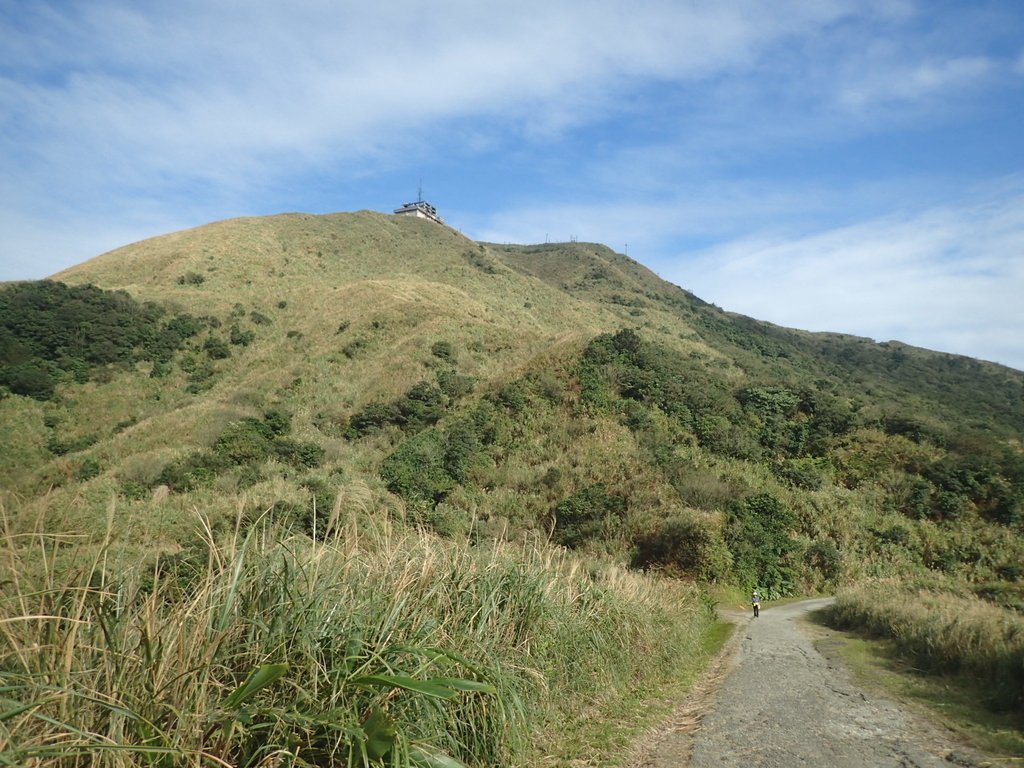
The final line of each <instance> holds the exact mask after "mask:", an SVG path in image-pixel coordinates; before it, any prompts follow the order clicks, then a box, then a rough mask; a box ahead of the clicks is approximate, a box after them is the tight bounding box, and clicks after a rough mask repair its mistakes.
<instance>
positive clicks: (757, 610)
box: [750, 589, 761, 619]
mask: <svg viewBox="0 0 1024 768" xmlns="http://www.w3.org/2000/svg"><path fill="white" fill-rule="evenodd" d="M750 604H751V605H752V606H754V618H755V619H756V618H757V617H758V616H760V615H761V596H760V595H759V594H757V590H756V589H755V590H754V593H753V594H752V595H751V596H750Z"/></svg>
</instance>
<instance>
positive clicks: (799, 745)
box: [633, 599, 992, 768]
mask: <svg viewBox="0 0 1024 768" xmlns="http://www.w3.org/2000/svg"><path fill="white" fill-rule="evenodd" d="M828 603H829V599H820V600H806V601H803V602H800V603H792V604H789V605H782V606H776V607H773V608H771V609H768V610H762V611H761V616H760V617H759V618H757V619H753V618H751V617H749V616H746V617H739V616H737V617H735V618H736V620H737V621H738V626H737V628H736V635H734V637H733V639H732V640H731V641H730V643H729V645H728V646H727V647H726V649H725V650H724V652H723V654H722V656H721V657H720V660H719V663H718V668H717V669H716V668H714V667H713V668H712V670H711V672H710V673H709V675H708V676H707V678H706V680H705V681H704V682H703V683H702V684H701V685H698V686H697V688H696V689H695V691H694V693H693V694H692V695H691V697H690V699H689V700H688V701H687V702H686V703H685V704H684V705H683V706H682V707H681V708H680V710H679V711H677V713H676V714H675V715H674V716H673V718H672V719H671V720H670V722H669V723H667V724H666V726H665V727H664V728H663V729H662V731H661V732H660V733H658V734H656V735H655V736H654V738H653V739H652V740H651V741H650V742H649V746H648V747H647V748H646V749H645V750H644V753H643V754H642V755H640V756H638V758H637V760H635V761H634V763H633V766H634V768H670V767H671V768H679V767H680V766H692V767H693V768H706V767H708V766H725V767H728V766H744V767H749V766H761V767H763V768H793V767H794V766H816V767H817V766H832V767H834V768H864V767H865V766H870V767H872V768H874V767H877V768H888V767H889V766H893V767H897V766H898V767H899V768H932V767H933V766H934V767H938V766H944V767H945V768H948V767H949V766H950V765H959V766H984V765H990V764H992V763H989V762H988V761H987V760H985V758H984V757H983V756H981V755H979V754H978V753H976V752H973V751H971V750H968V749H965V748H963V747H960V746H957V745H956V744H955V743H953V742H952V741H951V740H950V738H949V736H948V735H947V734H946V733H944V732H942V731H940V730H939V729H937V728H936V727H934V726H932V725H929V724H927V723H924V722H921V721H918V720H917V719H915V718H914V717H912V716H911V715H910V714H908V713H907V712H905V711H903V710H901V709H900V707H899V706H898V705H896V704H895V703H893V702H892V701H889V700H887V699H885V698H883V697H881V696H879V695H877V694H873V693H870V692H867V691H862V690H860V689H859V688H858V687H857V686H856V685H855V684H854V683H853V682H851V679H850V676H849V674H848V673H847V672H846V670H845V669H844V668H843V667H842V666H841V665H840V664H839V663H838V662H837V661H834V660H830V659H828V658H826V657H825V656H823V655H822V654H821V653H819V652H818V651H817V650H816V649H815V647H814V645H813V643H812V641H811V639H810V638H809V637H808V635H807V634H806V631H805V630H802V629H801V626H800V623H799V622H797V619H798V618H800V617H801V616H803V615H804V614H806V613H807V612H809V611H812V610H815V609H818V608H822V607H824V606H825V605H827V604H828Z"/></svg>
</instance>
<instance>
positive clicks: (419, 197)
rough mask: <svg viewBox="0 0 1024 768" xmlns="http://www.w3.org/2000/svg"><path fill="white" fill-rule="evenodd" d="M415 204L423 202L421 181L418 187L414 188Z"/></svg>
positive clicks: (421, 180)
mask: <svg viewBox="0 0 1024 768" xmlns="http://www.w3.org/2000/svg"><path fill="white" fill-rule="evenodd" d="M416 202H417V203H422V202H423V179H420V185H419V186H418V187H416Z"/></svg>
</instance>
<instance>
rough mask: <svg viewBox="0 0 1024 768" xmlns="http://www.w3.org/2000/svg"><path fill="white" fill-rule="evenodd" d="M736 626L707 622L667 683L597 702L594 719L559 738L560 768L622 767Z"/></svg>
mask: <svg viewBox="0 0 1024 768" xmlns="http://www.w3.org/2000/svg"><path fill="white" fill-rule="evenodd" d="M735 628H736V625H735V624H733V623H732V622H728V621H715V622H712V623H709V624H706V625H705V626H704V628H703V633H702V634H701V635H700V637H699V639H698V642H697V644H696V645H695V646H694V647H693V648H692V649H691V652H690V653H686V654H679V655H678V656H677V657H675V659H674V661H675V662H676V663H675V664H673V665H672V666H670V667H667V668H665V670H664V673H663V675H662V679H660V680H657V681H655V682H649V683H648V684H647V685H644V686H638V687H634V688H632V689H631V690H629V691H626V692H625V693H623V692H622V691H619V692H616V695H615V696H612V697H609V698H607V699H606V700H599V701H596V702H595V703H594V707H593V711H592V712H591V713H590V716H589V717H586V718H580V719H578V720H577V721H576V722H575V723H573V724H572V727H571V728H569V729H568V730H567V731H565V732H563V733H561V734H560V735H559V739H560V742H559V745H558V749H557V750H556V755H553V756H552V757H555V758H556V759H555V762H556V764H559V765H562V764H570V763H572V762H573V761H578V760H580V759H581V758H582V757H585V758H586V760H587V762H586V765H600V766H609V767H611V766H618V765H622V764H623V761H625V760H626V759H627V758H629V756H630V755H631V754H633V751H635V749H636V748H637V747H638V746H640V743H641V740H642V739H643V738H644V737H645V735H646V734H648V733H650V732H651V729H652V728H653V727H655V726H656V725H658V723H660V722H662V721H664V720H665V718H666V717H668V716H669V715H670V714H671V713H672V711H673V710H674V709H675V708H676V707H677V706H679V703H680V701H681V700H682V699H683V698H684V697H685V696H686V694H687V693H688V692H689V691H690V689H691V688H692V687H693V685H694V683H695V682H696V681H697V679H698V678H699V677H700V675H701V673H703V672H704V670H705V669H706V668H707V666H708V664H709V663H710V662H711V660H712V659H714V658H715V656H717V655H718V653H719V652H720V651H721V650H722V647H723V646H724V645H725V643H726V642H727V641H728V640H729V638H730V637H731V636H732V633H733V630H734V629H735Z"/></svg>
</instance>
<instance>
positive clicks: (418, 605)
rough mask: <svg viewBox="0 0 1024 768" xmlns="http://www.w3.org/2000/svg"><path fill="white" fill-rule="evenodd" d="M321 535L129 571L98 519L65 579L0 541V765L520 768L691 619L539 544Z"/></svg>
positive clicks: (675, 593) (634, 585)
mask: <svg viewBox="0 0 1024 768" xmlns="http://www.w3.org/2000/svg"><path fill="white" fill-rule="evenodd" d="M328 525H329V531H328V533H329V535H328V537H326V538H325V539H323V540H321V541H316V540H315V539H309V538H307V537H304V536H295V535H290V534H289V532H288V531H287V530H286V529H283V528H281V527H280V526H279V525H278V524H272V523H270V522H267V521H265V520H263V521H258V522H256V523H254V524H249V525H243V524H242V516H241V515H240V516H239V524H238V525H236V526H235V528H234V530H233V531H230V532H229V533H228V534H227V535H224V536H223V537H217V536H215V535H214V532H213V528H212V527H211V526H210V525H208V524H207V523H206V521H204V520H203V519H202V518H200V530H201V531H202V532H203V533H202V538H201V546H200V547H197V548H196V549H195V550H187V551H185V552H183V553H181V554H179V555H177V556H174V557H167V558H164V559H161V560H159V561H157V562H155V563H153V564H151V565H149V566H148V567H145V568H139V569H138V570H136V571H134V572H127V573H110V572H108V571H107V570H106V569H105V568H104V560H105V557H106V553H107V551H108V549H109V548H110V546H111V545H110V542H111V536H110V535H109V531H110V530H112V527H113V508H111V515H110V519H109V527H108V535H107V536H106V537H105V539H104V540H103V542H102V543H101V545H100V546H99V547H98V548H96V549H93V550H92V551H93V553H94V554H93V556H92V557H91V558H90V559H89V560H87V561H85V562H87V563H88V565H87V566H86V567H82V568H77V569H76V568H67V569H65V568H61V567H59V566H57V565H56V563H57V559H56V558H55V557H54V553H55V552H56V551H57V550H58V549H59V548H61V547H65V548H66V545H67V541H66V540H65V539H63V538H62V537H61V536H59V535H54V534H46V533H43V532H42V531H41V530H39V531H36V532H35V533H34V534H33V535H32V537H31V539H24V538H17V537H15V536H14V535H12V534H7V535H6V537H5V542H4V544H5V551H4V552H3V554H4V555H5V557H6V562H4V563H3V565H2V567H3V571H4V573H3V575H0V582H2V584H3V588H2V591H0V638H2V644H0V675H2V683H0V764H5V765H19V766H35V765H37V766H51V765H52V766H79V765H83V766H84V765H90V766H92V765H98V766H112V767H113V766H129V765H132V766H134V765H150V766H171V765H175V766H177V765H193V766H199V765H204V766H210V765H232V766H257V765H266V766H269V765H286V764H287V765H317V766H322V765H349V766H368V765H377V764H381V765H385V764H386V765H394V766H401V765H423V766H427V765H432V766H447V767H448V768H451V767H452V766H458V765H463V764H465V765H473V766H477V765H478V766H483V765H503V766H515V765H526V764H533V763H535V762H536V761H537V760H539V759H540V758H541V755H542V753H544V752H550V751H551V747H550V745H551V744H554V743H556V742H557V740H558V738H559V736H558V734H559V733H560V732H561V731H562V730H563V729H565V728H567V727H571V726H572V723H573V722H574V721H577V720H579V719H580V718H584V717H586V716H587V714H588V713H592V712H593V706H594V701H595V700H598V699H601V698H614V697H615V696H616V695H624V694H626V693H628V692H629V691H630V690H633V689H635V688H637V687H642V686H645V685H648V684H650V683H651V682H652V681H654V680H655V679H657V678H659V676H660V677H664V676H666V675H667V674H669V673H670V668H671V667H672V665H673V664H674V663H676V662H678V660H679V659H680V658H681V657H683V656H685V655H686V654H687V653H688V652H689V651H690V650H692V649H694V648H696V646H697V644H698V642H699V638H700V636H701V633H702V630H703V628H704V626H705V622H706V621H707V620H708V616H707V611H706V610H705V609H703V608H702V607H701V605H700V601H699V600H697V598H696V594H695V593H694V592H692V591H690V590H688V589H687V588H685V587H681V586H678V585H675V586H673V585H671V584H667V583H660V582H656V581H653V580H649V579H646V578H643V577H640V576H638V575H635V574H629V573H626V572H622V571H616V570H592V569H588V568H585V567H583V566H582V564H581V563H580V562H579V561H577V560H574V559H572V558H570V557H569V556H567V555H566V554H565V553H562V552H559V551H555V550H552V549H548V548H545V547H541V546H536V547H535V546H532V545H526V544H521V545H509V544H505V545H494V546H493V547H475V548H471V547H469V546H467V545H464V544H453V543H450V542H441V541H439V540H437V539H436V538H434V537H431V536H427V535H424V534H420V533H416V532H409V531H405V530H399V529H396V528H393V527H392V525H391V524H390V523H389V522H388V520H387V518H386V516H375V515H372V514H355V513H349V512H348V511H347V510H346V509H343V508H341V507H338V506H336V508H335V510H334V511H333V513H332V515H331V517H330V523H329V524H328ZM29 541H31V542H32V543H33V546H29V543H28V542H29ZM71 546H74V545H71ZM66 559H67V558H62V559H61V561H62V562H63V561H64V560H66ZM28 561H32V562H34V563H35V564H37V565H38V564H39V563H40V562H41V563H42V564H43V565H44V566H45V567H43V568H42V569H41V573H42V574H43V575H42V576H41V577H40V578H38V579H35V580H33V583H30V582H29V581H28V580H27V579H26V578H24V577H21V576H19V573H23V572H26V571H25V568H24V566H25V564H26V562H28Z"/></svg>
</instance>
